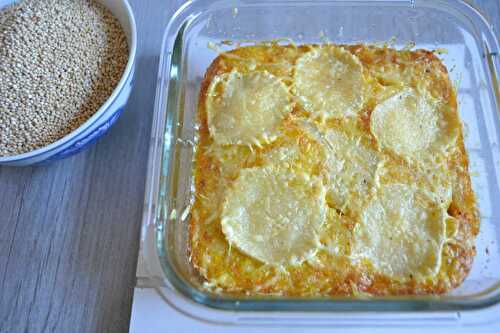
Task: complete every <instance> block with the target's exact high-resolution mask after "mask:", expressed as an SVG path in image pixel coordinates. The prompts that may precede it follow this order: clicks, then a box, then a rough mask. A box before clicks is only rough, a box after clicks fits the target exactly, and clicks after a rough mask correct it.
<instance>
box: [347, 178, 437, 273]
mask: <svg viewBox="0 0 500 333" xmlns="http://www.w3.org/2000/svg"><path fill="white" fill-rule="evenodd" d="M446 217H447V214H446V210H445V209H444V208H443V207H442V206H441V205H440V204H439V203H438V202H436V201H434V200H433V199H432V198H431V197H429V196H428V195H427V194H426V193H425V192H423V191H421V190H418V189H415V188H412V187H410V186H407V185H402V184H391V185H386V186H383V187H382V188H380V189H379V193H378V196H377V197H376V198H375V199H373V200H372V201H371V202H370V204H369V205H368V207H367V208H366V209H365V211H364V212H363V215H362V218H361V221H360V222H359V223H358V224H357V225H356V226H355V228H354V246H353V252H352V255H353V257H355V258H362V259H365V260H368V261H369V262H370V263H371V264H372V265H373V266H374V267H375V269H376V270H377V271H379V272H381V273H383V274H386V275H388V276H390V277H394V278H398V279H408V278H410V279H411V278H413V277H415V278H425V277H428V276H433V275H435V274H436V273H437V271H438V269H439V267H440V264H441V250H442V247H443V244H444V241H445V238H446V235H445V226H446Z"/></svg>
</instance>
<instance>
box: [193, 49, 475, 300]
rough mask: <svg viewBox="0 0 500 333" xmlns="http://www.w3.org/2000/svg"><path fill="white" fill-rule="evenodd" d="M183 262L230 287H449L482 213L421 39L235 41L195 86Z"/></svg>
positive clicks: (313, 290) (457, 125)
mask: <svg viewBox="0 0 500 333" xmlns="http://www.w3.org/2000/svg"><path fill="white" fill-rule="evenodd" d="M198 117H199V119H198V120H199V123H200V129H199V133H198V135H199V141H198V144H197V149H196V154H195V161H194V162H195V164H194V171H193V172H194V179H195V193H194V196H195V198H194V199H195V201H194V205H193V207H192V210H191V214H190V220H189V232H190V235H189V242H190V244H189V245H190V246H189V248H190V253H189V255H190V259H191V262H192V264H193V266H194V267H195V269H196V271H197V272H199V274H200V275H201V277H202V278H203V279H204V280H205V281H206V283H205V285H206V286H207V288H212V289H213V290H214V291H217V292H224V293H231V294H247V295H256V294H273V295H287V296H312V295H332V296H333V295H359V294H372V295H404V294H410V295H418V294H439V293H444V292H446V291H449V290H451V289H453V288H455V287H457V286H458V285H460V283H461V282H462V281H463V280H464V278H465V277H466V276H467V274H468V272H469V270H470V269H471V265H472V260H473V257H474V255H475V247H474V241H475V236H476V235H477V234H478V232H479V218H478V213H477V209H476V204H475V198H474V194H473V192H472V189H471V181H470V176H469V173H468V159H467V154H466V151H465V148H464V141H463V135H462V127H461V122H460V119H459V115H458V112H457V98H456V93H455V90H454V89H453V87H452V85H451V83H450V80H449V78H448V73H447V70H446V68H445V67H444V66H443V64H442V63H441V61H440V60H439V59H438V57H437V56H436V55H435V54H434V53H432V52H429V51H425V50H416V51H409V50H395V49H391V48H388V47H374V46H367V45H344V46H338V45H304V46H294V45H288V46H281V45H278V44H275V43H270V44H262V45H257V46H249V47H241V48H237V49H234V50H232V51H229V52H226V53H222V54H220V55H219V56H218V57H217V58H216V59H215V60H214V61H213V63H212V64H211V66H210V67H209V68H208V70H207V72H206V75H205V78H204V80H203V83H202V86H201V92H200V99H199V106H198Z"/></svg>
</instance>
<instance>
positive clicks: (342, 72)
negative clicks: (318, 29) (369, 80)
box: [294, 46, 366, 119]
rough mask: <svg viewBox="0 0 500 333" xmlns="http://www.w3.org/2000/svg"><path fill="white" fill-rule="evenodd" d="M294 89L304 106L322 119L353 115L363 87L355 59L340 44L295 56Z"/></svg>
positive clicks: (362, 79)
mask: <svg viewBox="0 0 500 333" xmlns="http://www.w3.org/2000/svg"><path fill="white" fill-rule="evenodd" d="M294 85H295V92H296V94H297V96H298V97H299V100H300V101H301V104H302V105H303V106H304V108H305V109H306V110H307V111H309V112H311V113H312V114H314V115H317V116H319V117H320V118H322V119H325V118H342V117H345V116H355V115H356V114H357V113H358V111H359V110H360V109H361V107H362V105H363V102H364V96H365V94H364V93H363V92H364V91H365V90H366V89H365V85H366V83H365V79H364V77H363V67H362V65H361V63H360V62H359V60H358V59H357V58H356V57H355V56H354V55H352V54H351V53H350V52H347V51H346V50H344V49H343V48H341V47H333V46H330V47H321V48H315V49H313V50H312V51H309V52H308V53H306V54H304V55H303V56H302V57H300V58H299V60H298V61H297V64H296V67H295V75H294Z"/></svg>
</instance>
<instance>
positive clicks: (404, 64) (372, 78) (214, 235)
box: [189, 44, 479, 296]
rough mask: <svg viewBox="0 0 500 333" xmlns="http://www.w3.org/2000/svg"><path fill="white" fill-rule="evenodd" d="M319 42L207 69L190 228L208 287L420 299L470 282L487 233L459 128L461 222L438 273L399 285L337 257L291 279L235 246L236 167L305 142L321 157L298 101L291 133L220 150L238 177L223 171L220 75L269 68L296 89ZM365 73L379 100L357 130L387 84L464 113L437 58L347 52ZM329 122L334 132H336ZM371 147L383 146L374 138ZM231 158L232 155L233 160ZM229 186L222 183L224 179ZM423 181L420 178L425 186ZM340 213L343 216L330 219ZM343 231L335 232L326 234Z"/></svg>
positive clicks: (456, 155)
mask: <svg viewBox="0 0 500 333" xmlns="http://www.w3.org/2000/svg"><path fill="white" fill-rule="evenodd" d="M312 47H314V46H312V45H308V46H300V47H296V46H294V45H288V46H279V45H276V44H266V45H258V46H252V47H243V48H237V49H235V50H232V51H230V52H228V53H223V54H220V55H219V56H218V57H217V58H216V59H215V60H214V61H213V62H212V64H211V65H210V67H209V68H208V70H207V72H206V74H205V77H204V79H203V82H202V84H201V89H200V95H199V105H198V118H199V123H200V129H199V133H198V135H199V144H198V146H197V151H196V155H195V169H194V178H195V188H196V192H195V202H194V205H193V208H192V214H191V218H190V221H189V240H190V244H189V245H190V258H191V261H192V264H193V266H194V267H195V268H196V270H197V271H198V272H199V273H200V275H201V276H202V278H203V279H205V280H206V281H207V282H208V283H209V285H212V286H214V287H216V288H219V289H218V290H219V291H220V290H222V291H223V292H225V293H232V294H276V295H288V296H308V295H332V296H333V295H335V296H337V295H357V294H360V293H369V294H372V295H406V294H407V295H421V294H440V293H444V292H447V291H449V290H451V289H453V288H455V287H457V286H458V285H460V284H461V283H462V281H463V280H464V279H465V277H466V276H467V274H468V272H469V271H470V269H471V266H472V260H473V258H474V256H475V246H474V240H475V236H476V235H477V234H478V232H479V216H478V212H477V210H476V203H475V197H474V193H473V191H472V186H471V180H470V176H469V172H468V158H467V153H466V150H465V146H464V140H463V135H462V132H461V129H460V133H459V136H458V139H457V141H456V144H455V147H453V149H451V153H449V154H448V156H446V163H447V167H448V169H449V170H450V175H451V183H452V190H453V195H452V201H451V204H450V206H449V208H448V213H449V214H450V216H453V217H454V218H456V220H457V221H458V223H457V226H456V229H457V232H456V233H455V234H454V235H453V236H450V239H449V240H448V241H447V242H446V243H445V245H444V248H443V252H442V262H441V267H440V270H439V272H438V274H437V275H435V276H434V277H432V278H427V279H425V280H416V279H413V278H412V277H411V276H410V278H409V279H406V280H404V281H401V280H397V279H392V278H390V277H388V276H384V275H382V274H379V273H376V272H374V271H373V270H370V269H367V268H366V267H359V266H356V265H353V264H352V263H351V262H350V261H349V260H348V259H347V258H346V257H342V256H333V255H331V254H329V253H327V252H324V251H320V252H318V254H317V257H318V260H319V261H320V262H327V263H329V265H312V264H308V263H305V264H302V265H299V266H290V267H286V271H287V273H286V274H282V273H280V271H279V269H278V268H276V267H273V266H270V265H265V264H263V263H260V262H259V261H257V260H255V259H253V258H251V257H249V256H247V255H245V254H244V253H242V252H240V251H238V250H237V249H235V248H234V247H233V248H232V247H231V246H229V244H228V243H227V241H226V239H225V237H224V235H223V233H222V230H221V225H220V214H221V204H222V200H223V196H224V191H225V187H226V186H228V184H230V183H231V182H232V181H234V179H235V178H236V177H237V170H238V169H241V168H246V167H252V166H259V165H262V164H263V159H262V156H263V154H265V153H266V152H268V151H270V150H272V149H274V148H276V147H280V146H283V145H284V144H286V142H290V141H294V142H297V144H298V146H299V147H300V149H301V150H304V151H307V150H314V149H315V147H314V143H313V142H310V139H309V138H308V137H307V136H306V135H304V134H303V133H302V132H301V131H300V129H298V128H296V126H295V125H294V123H293V121H291V120H290V118H293V117H295V116H300V115H301V114H303V113H304V112H305V111H304V110H303V109H302V108H301V107H300V106H299V104H298V103H297V104H296V105H295V106H294V110H293V112H292V114H291V115H290V117H289V118H288V119H286V120H285V125H284V127H285V135H284V137H283V138H278V140H276V141H275V142H273V143H272V144H268V145H265V146H264V147H262V148H253V149H250V148H249V147H245V146H238V147H229V148H221V149H226V150H227V152H226V153H227V154H229V155H230V156H233V159H232V163H234V166H235V167H234V170H236V171H235V172H224V171H222V168H221V164H222V162H221V161H220V160H219V159H218V157H217V156H216V154H213V153H212V145H213V144H214V143H213V140H212V138H211V137H210V135H209V129H208V124H207V114H206V110H205V101H206V98H207V91H208V88H209V85H210V83H211V81H212V80H213V78H214V77H215V76H216V75H219V74H222V73H227V72H229V71H231V70H233V69H237V70H238V71H240V72H242V73H244V72H249V71H254V70H266V71H268V72H270V73H271V74H273V75H275V76H277V77H279V78H281V79H282V80H283V82H285V83H286V84H288V85H291V79H292V76H293V65H294V63H295V61H296V60H297V58H298V57H299V56H300V55H302V54H303V53H305V52H306V51H308V50H310V49H311V48H312ZM344 47H345V48H346V49H347V50H348V51H349V52H351V53H352V54H354V55H356V56H357V57H358V59H359V60H360V61H361V63H362V64H363V66H364V71H365V75H366V77H367V78H368V81H369V82H370V87H371V89H372V92H373V96H372V97H371V98H370V99H369V100H368V101H367V102H366V103H365V106H364V108H363V110H362V112H361V114H360V115H359V119H358V120H357V122H356V124H355V126H356V127H357V128H358V130H360V131H362V132H366V133H369V122H370V115H371V112H372V111H373V109H374V108H375V106H376V105H377V103H378V101H379V100H378V97H377V94H378V93H379V92H381V91H382V90H383V87H385V86H391V85H408V86H415V85H417V84H422V83H423V84H425V85H426V87H427V88H428V90H429V91H430V92H431V94H432V95H433V96H434V97H436V98H439V99H441V100H443V101H445V103H446V104H447V105H448V106H449V108H450V110H451V112H455V113H456V112H457V102H456V93H455V90H454V89H453V87H452V85H451V83H450V80H449V78H448V73H447V70H446V68H445V66H444V65H443V64H442V63H441V61H440V60H439V59H438V57H437V56H436V55H435V54H434V53H433V52H429V51H426V50H416V51H408V50H402V51H397V50H394V49H391V48H387V47H381V48H379V47H374V46H367V45H346V46H344ZM336 122H338V121H336V120H331V121H330V122H329V125H328V126H333V127H335V126H337V125H336ZM366 140H367V141H368V142H369V144H373V145H375V139H374V138H373V137H372V136H371V135H370V134H368V135H367V137H366ZM385 154H387V156H388V158H390V159H392V160H393V161H394V163H400V164H402V165H404V163H405V161H403V160H402V159H400V158H399V157H398V156H394V155H393V154H392V153H391V152H385ZM229 155H228V156H229ZM308 168H310V169H309V172H311V173H317V172H318V169H319V168H321V165H320V163H319V162H318V163H316V162H315V161H311V163H310V165H309V166H308ZM221 180H222V181H221ZM417 181H418V180H417ZM330 213H331V214H338V213H339V212H335V211H334V212H330ZM340 214H341V219H340V221H341V224H342V228H345V230H347V232H351V231H352V229H353V227H354V224H355V222H354V221H353V220H352V218H351V217H350V216H348V215H343V213H342V212H340ZM336 232H338V230H336V227H335V226H330V227H329V229H328V230H327V232H326V234H325V235H324V237H326V238H329V237H333V236H334V234H335V233H336Z"/></svg>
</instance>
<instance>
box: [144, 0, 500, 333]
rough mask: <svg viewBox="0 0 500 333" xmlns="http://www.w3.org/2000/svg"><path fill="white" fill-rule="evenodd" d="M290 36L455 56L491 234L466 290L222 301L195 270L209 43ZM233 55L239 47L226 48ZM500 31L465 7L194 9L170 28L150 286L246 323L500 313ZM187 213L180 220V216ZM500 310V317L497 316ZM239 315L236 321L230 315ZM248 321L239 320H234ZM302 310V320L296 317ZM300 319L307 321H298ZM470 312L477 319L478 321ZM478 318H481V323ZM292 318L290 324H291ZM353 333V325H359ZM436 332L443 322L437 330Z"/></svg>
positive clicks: (434, 1) (484, 221)
mask: <svg viewBox="0 0 500 333" xmlns="http://www.w3.org/2000/svg"><path fill="white" fill-rule="evenodd" d="M280 38H283V39H284V42H283V43H288V41H287V39H288V40H293V41H294V42H295V43H298V44H300V43H321V42H325V41H326V40H327V41H329V42H333V43H359V42H362V43H383V42H388V41H392V42H394V47H403V46H407V45H408V44H413V43H415V45H416V48H425V49H438V48H439V49H446V50H447V53H444V54H442V55H441V58H442V60H443V61H444V63H445V65H446V66H447V68H448V70H449V71H450V76H451V79H452V81H453V82H456V84H457V87H458V99H459V112H460V115H461V117H462V121H463V123H464V127H465V129H464V132H465V136H466V148H467V150H468V153H469V158H470V161H471V166H470V168H471V172H472V175H473V186H474V190H475V192H476V195H477V197H478V204H479V209H480V214H481V231H480V234H479V236H478V238H477V256H476V258H475V261H474V265H473V268H472V271H471V272H470V274H469V276H468V277H467V279H466V280H465V282H464V283H463V284H462V285H461V286H460V287H459V288H458V289H456V290H454V291H452V292H450V293H449V294H446V295H440V296H425V297H409V296H405V297H371V298H366V299H360V298H345V297H343V298H340V297H339V298H331V297H329V298H303V299H297V298H294V299H292V298H283V297H280V298H277V297H238V298H235V297H233V296H229V295H224V294H212V293H210V292H208V291H207V290H206V289H204V288H203V281H202V280H201V279H200V278H199V277H198V275H197V274H196V273H195V272H194V271H193V269H192V267H191V265H190V263H189V258H188V250H187V244H188V240H187V234H188V233H187V230H188V229H187V222H186V221H185V219H184V217H186V216H185V215H186V214H185V213H188V211H189V206H190V204H191V202H190V199H191V196H190V190H191V183H192V179H191V176H192V175H191V170H192V169H191V163H192V157H193V147H192V142H193V141H194V137H195V132H196V126H195V119H196V108H197V102H198V93H199V87H200V83H201V81H202V78H203V75H204V73H205V71H206V69H207V67H208V66H209V64H210V63H211V61H212V60H213V59H214V58H215V57H216V56H217V53H216V52H214V50H213V49H211V48H209V47H207V46H208V45H212V43H213V44H216V45H221V44H220V43H221V41H224V40H231V41H233V42H240V43H242V44H243V45H244V44H245V43H249V42H248V41H268V40H272V39H280ZM221 47H222V48H223V49H230V48H232V47H234V45H233V46H224V45H222V46H221ZM498 51H499V45H498V41H497V38H496V36H495V33H494V32H493V27H492V26H491V25H490V24H489V22H488V21H487V20H486V19H485V18H484V16H482V15H481V14H480V13H479V12H478V11H477V10H476V9H475V8H474V7H473V6H471V5H469V4H468V3H466V2H463V1H456V0H450V1H445V0H415V1H413V0H411V1H410V0H408V1H333V0H325V1H308V0H297V1H286V2H285V1H266V0H244V1H215V2H213V1H208V0H199V1H192V2H188V3H186V4H185V5H184V6H183V7H181V8H180V9H179V11H178V12H177V13H176V14H175V15H174V17H173V18H172V20H171V22H170V23H169V25H168V27H167V30H166V33H165V37H164V44H163V47H162V54H161V60H160V68H159V77H158V87H157V95H156V105H155V114H154V122H153V130H152V141H151V143H152V146H151V151H150V157H149V168H148V177H147V179H148V182H147V188H146V199H145V210H144V220H143V230H142V242H141V254H140V258H139V261H140V262H139V268H138V273H137V276H138V285H139V286H142V287H154V288H157V290H158V292H159V294H160V295H161V296H162V297H164V298H165V300H166V301H168V302H169V303H171V304H173V305H174V306H176V307H177V308H179V309H180V310H182V311H184V312H185V313H188V314H190V315H192V316H195V317H199V318H204V319H207V320H212V321H223V322H238V323H250V322H257V323H264V322H266V320H269V321H271V322H276V323H280V322H281V323H283V324H286V323H297V322H299V321H301V320H303V321H304V322H305V323H323V322H324V321H325V320H326V322H329V320H336V321H337V322H339V321H341V322H342V323H346V322H347V323H348V324H349V323H350V324H353V325H363V324H366V323H370V322H372V321H376V322H377V323H392V324H396V325H407V324H411V323H417V324H422V323H425V322H426V321H425V320H433V321H436V320H437V322H439V323H448V322H456V321H459V320H462V321H463V320H465V319H464V318H466V316H464V314H463V313H464V311H465V310H478V309H482V311H483V312H487V311H490V312H491V310H492V309H493V307H494V306H495V305H497V304H499V303H500V211H499V210H498V209H495V207H496V205H495V201H498V200H500V186H499V184H500V148H499V138H500V121H499V113H498V112H499V106H500V93H499V87H498V73H499V71H500V61H499V55H498ZM173 209H175V211H176V212H177V213H176V214H172V210H173ZM496 308H497V310H498V307H496ZM227 310H231V311H227ZM234 311H236V312H234ZM290 312H294V313H295V314H294V315H290ZM297 312H298V313H300V315H297ZM466 312H467V311H466ZM473 317H474V316H469V317H468V318H470V320H472V321H474V320H473V319H474V318H473ZM280 320H281V321H280ZM350 324H349V325H350ZM433 325H434V323H433Z"/></svg>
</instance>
